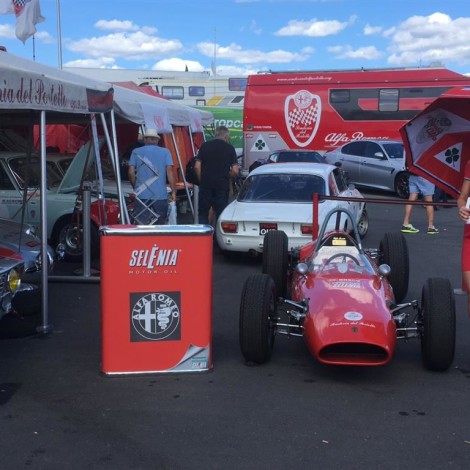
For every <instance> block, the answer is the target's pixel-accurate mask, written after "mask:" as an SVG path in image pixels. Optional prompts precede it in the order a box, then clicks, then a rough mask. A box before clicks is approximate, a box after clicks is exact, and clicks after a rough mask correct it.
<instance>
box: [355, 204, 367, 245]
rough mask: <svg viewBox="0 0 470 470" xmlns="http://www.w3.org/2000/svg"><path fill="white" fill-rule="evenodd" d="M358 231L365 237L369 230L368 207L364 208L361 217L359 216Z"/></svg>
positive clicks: (360, 235)
mask: <svg viewBox="0 0 470 470" xmlns="http://www.w3.org/2000/svg"><path fill="white" fill-rule="evenodd" d="M357 231H358V233H359V237H361V239H362V238H364V237H365V236H366V235H367V232H368V231H369V214H368V213H367V209H366V208H364V209H363V210H362V213H361V217H359V221H358V222H357Z"/></svg>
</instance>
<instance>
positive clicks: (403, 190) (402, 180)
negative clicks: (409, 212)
mask: <svg viewBox="0 0 470 470" xmlns="http://www.w3.org/2000/svg"><path fill="white" fill-rule="evenodd" d="M395 193H396V194H397V196H398V197H399V198H400V199H408V196H409V195H410V190H409V186H408V173H406V172H405V171H402V172H401V173H398V175H397V176H396V178H395Z"/></svg>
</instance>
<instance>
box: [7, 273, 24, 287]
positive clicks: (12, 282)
mask: <svg viewBox="0 0 470 470" xmlns="http://www.w3.org/2000/svg"><path fill="white" fill-rule="evenodd" d="M20 285H21V277H20V273H19V272H18V271H17V270H16V269H12V270H11V271H10V272H9V273H8V287H9V288H10V291H11V292H16V290H17V289H18V288H19V287H20Z"/></svg>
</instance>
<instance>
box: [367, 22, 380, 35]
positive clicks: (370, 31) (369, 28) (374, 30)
mask: <svg viewBox="0 0 470 470" xmlns="http://www.w3.org/2000/svg"><path fill="white" fill-rule="evenodd" d="M381 32H382V27H381V26H371V25H370V24H366V25H365V27H364V35H365V36H371V35H372V34H379V33H381Z"/></svg>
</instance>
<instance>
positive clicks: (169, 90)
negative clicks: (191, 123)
mask: <svg viewBox="0 0 470 470" xmlns="http://www.w3.org/2000/svg"><path fill="white" fill-rule="evenodd" d="M162 96H164V97H165V98H168V99H170V100H183V99H184V88H183V87H182V86H162Z"/></svg>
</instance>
